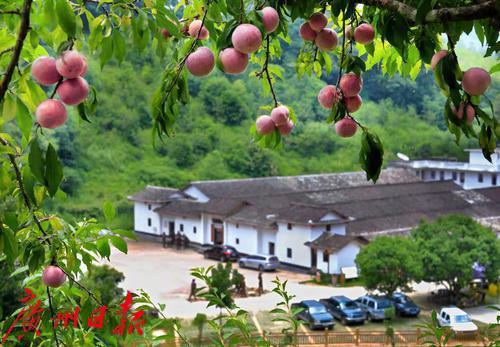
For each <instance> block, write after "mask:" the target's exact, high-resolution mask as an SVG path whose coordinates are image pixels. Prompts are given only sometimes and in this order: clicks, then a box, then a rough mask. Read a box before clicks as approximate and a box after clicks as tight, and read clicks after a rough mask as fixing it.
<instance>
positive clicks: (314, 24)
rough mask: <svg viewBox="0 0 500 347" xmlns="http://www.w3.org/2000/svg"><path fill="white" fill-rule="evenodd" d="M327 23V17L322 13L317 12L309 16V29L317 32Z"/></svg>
mask: <svg viewBox="0 0 500 347" xmlns="http://www.w3.org/2000/svg"><path fill="white" fill-rule="evenodd" d="M327 24H328V18H326V16H325V14H324V13H321V12H318V13H315V14H313V15H312V16H311V18H309V25H310V26H311V29H312V30H314V31H315V32H317V33H319V32H320V31H321V30H323V29H324V28H325V27H326V25H327Z"/></svg>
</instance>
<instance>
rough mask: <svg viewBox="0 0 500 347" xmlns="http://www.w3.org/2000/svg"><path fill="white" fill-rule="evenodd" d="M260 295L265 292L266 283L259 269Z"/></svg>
mask: <svg viewBox="0 0 500 347" xmlns="http://www.w3.org/2000/svg"><path fill="white" fill-rule="evenodd" d="M258 278H259V296H261V295H262V294H264V283H263V282H262V271H259V277H258Z"/></svg>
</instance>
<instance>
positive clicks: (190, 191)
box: [184, 186, 210, 202]
mask: <svg viewBox="0 0 500 347" xmlns="http://www.w3.org/2000/svg"><path fill="white" fill-rule="evenodd" d="M184 193H185V194H187V195H189V196H190V197H192V198H194V199H196V200H198V201H201V202H207V201H208V200H210V199H209V198H208V196H206V195H205V194H203V193H202V192H201V191H200V190H199V189H198V188H195V187H192V186H191V187H188V188H186V189H185V190H184Z"/></svg>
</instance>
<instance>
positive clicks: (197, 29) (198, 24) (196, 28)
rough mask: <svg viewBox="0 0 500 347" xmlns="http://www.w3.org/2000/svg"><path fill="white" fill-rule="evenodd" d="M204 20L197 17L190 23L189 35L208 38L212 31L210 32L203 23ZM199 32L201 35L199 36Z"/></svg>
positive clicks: (203, 38)
mask: <svg viewBox="0 0 500 347" xmlns="http://www.w3.org/2000/svg"><path fill="white" fill-rule="evenodd" d="M202 23H203V22H202V21H201V20H199V19H196V20H194V21H192V22H191V24H189V29H188V32H189V36H191V37H193V38H196V37H198V39H200V40H206V39H208V37H209V36H210V33H209V32H208V29H207V28H206V27H205V26H204V25H203V26H202ZM198 33H199V36H198Z"/></svg>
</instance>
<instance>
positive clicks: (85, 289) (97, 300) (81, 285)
mask: <svg viewBox="0 0 500 347" xmlns="http://www.w3.org/2000/svg"><path fill="white" fill-rule="evenodd" d="M60 269H61V271H62V272H64V274H65V275H66V276H67V277H68V278H69V279H70V280H71V282H74V283H76V285H77V286H78V287H80V288H81V289H83V290H84V291H85V292H86V293H87V294H88V295H89V296H90V297H91V298H92V299H93V300H94V301H95V302H96V303H97V304H98V305H101V306H104V304H103V303H102V302H101V301H100V300H99V299H97V297H96V296H95V295H94V293H92V292H91V291H90V290H89V289H87V287H85V286H84V285H83V284H81V283H80V282H78V281H77V280H76V279H75V278H74V277H73V276H71V275H70V274H69V273H67V272H66V270H64V269H63V268H61V267H60Z"/></svg>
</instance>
